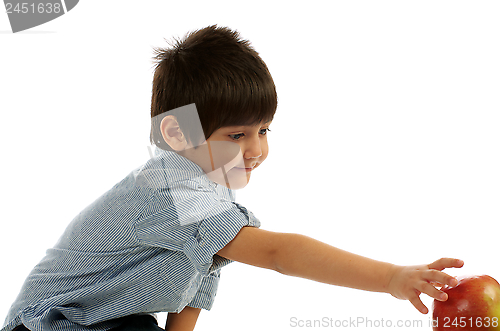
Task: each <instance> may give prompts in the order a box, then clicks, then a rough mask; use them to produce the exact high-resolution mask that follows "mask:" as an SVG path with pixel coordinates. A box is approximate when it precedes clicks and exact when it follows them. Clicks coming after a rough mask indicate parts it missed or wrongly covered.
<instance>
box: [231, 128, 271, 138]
mask: <svg viewBox="0 0 500 331" xmlns="http://www.w3.org/2000/svg"><path fill="white" fill-rule="evenodd" d="M267 131H271V130H269V128H265V129H262V130H260V131H259V134H260V135H263V136H265V135H266V134H267ZM244 136H245V134H244V133H235V134H230V135H229V137H231V139H233V140H240V139H241V137H244Z"/></svg>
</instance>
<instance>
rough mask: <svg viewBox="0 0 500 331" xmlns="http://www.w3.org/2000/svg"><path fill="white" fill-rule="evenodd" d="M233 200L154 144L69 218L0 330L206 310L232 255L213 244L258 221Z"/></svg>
mask: <svg viewBox="0 0 500 331" xmlns="http://www.w3.org/2000/svg"><path fill="white" fill-rule="evenodd" d="M158 151H159V152H158ZM234 200H235V196H234V191H232V190H230V189H228V188H226V187H224V186H222V185H218V184H216V183H214V182H212V181H210V180H209V179H208V177H207V176H206V175H205V174H204V172H203V170H202V169H201V168H200V167H199V166H198V165H196V164H195V163H193V162H191V161H190V160H188V159H186V158H184V157H182V156H180V155H178V154H176V153H174V152H167V151H161V150H158V149H157V152H156V153H155V156H154V157H152V158H151V159H150V160H148V162H146V163H145V164H144V165H143V166H142V167H140V168H137V169H135V170H134V171H132V172H131V173H130V174H129V175H128V176H126V177H125V178H124V179H123V180H122V181H120V182H119V183H117V184H116V185H115V186H113V187H112V188H111V189H110V190H109V191H107V192H106V193H104V194H103V195H102V196H101V197H99V198H98V199H97V200H96V201H94V202H93V203H92V204H90V205H89V206H88V207H86V208H85V209H84V210H83V211H82V212H80V213H79V214H78V215H77V216H76V217H75V218H74V219H73V221H72V222H71V223H70V224H69V226H68V227H67V229H66V231H65V232H64V233H63V235H62V237H61V238H60V239H59V241H58V243H57V244H56V245H55V247H53V248H52V249H49V250H47V254H46V256H45V257H44V258H43V259H42V260H41V261H40V263H39V264H38V265H36V266H35V268H34V269H33V270H32V272H31V273H30V274H29V276H28V278H27V279H26V281H25V283H24V285H23V287H22V289H21V292H20V293H19V295H18V297H17V299H16V301H15V302H14V303H13V305H12V307H11V309H10V311H9V313H8V316H7V319H6V321H5V324H4V326H3V328H2V329H1V331H10V330H12V329H14V328H15V327H16V326H17V325H21V324H24V325H25V326H26V327H27V328H29V329H30V330H40V331H41V330H75V331H76V330H82V331H83V330H108V329H110V328H113V327H116V326H118V321H117V320H116V319H118V318H121V317H124V316H128V315H132V314H141V313H155V312H180V311H181V310H182V309H183V308H184V307H185V306H190V307H195V308H203V309H207V310H209V309H210V308H211V307H212V304H213V301H214V297H215V294H216V292H217V286H218V283H219V279H220V269H221V267H223V266H225V265H227V264H228V263H230V262H231V261H230V260H227V259H225V258H222V257H220V256H218V255H216V253H217V252H218V251H219V250H220V249H221V248H223V247H224V246H225V245H226V244H227V243H229V242H230V241H231V240H232V239H233V238H234V237H235V236H236V234H237V233H238V232H239V230H240V229H241V228H242V227H244V226H256V227H258V226H260V222H259V221H258V220H257V219H256V218H255V217H254V216H253V214H252V213H251V212H249V211H248V210H246V209H245V208H244V207H242V206H241V205H239V204H237V203H236V202H235V201H234Z"/></svg>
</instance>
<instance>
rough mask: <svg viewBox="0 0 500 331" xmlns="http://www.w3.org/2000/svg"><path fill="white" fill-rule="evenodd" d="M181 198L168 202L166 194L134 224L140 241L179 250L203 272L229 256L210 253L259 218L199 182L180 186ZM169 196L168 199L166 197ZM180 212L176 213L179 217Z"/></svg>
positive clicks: (222, 262) (213, 268) (224, 260)
mask: <svg viewBox="0 0 500 331" xmlns="http://www.w3.org/2000/svg"><path fill="white" fill-rule="evenodd" d="M183 189H184V190H186V191H184V192H182V195H178V196H182V199H179V198H177V201H176V203H172V198H171V195H172V194H171V192H164V194H169V196H168V197H163V198H161V197H160V198H159V199H158V200H157V201H156V204H158V205H161V203H162V202H164V201H167V203H164V204H163V205H162V206H161V208H159V210H158V211H157V212H154V213H152V214H151V215H149V216H147V217H144V218H142V219H140V220H139V221H138V222H137V223H136V225H135V227H136V235H137V239H138V241H139V242H140V243H141V244H144V245H150V246H156V247H162V248H165V249H170V250H175V251H182V252H183V253H184V254H185V255H186V256H187V257H188V258H189V260H190V261H191V262H192V264H193V265H194V267H195V268H196V270H197V271H198V272H200V273H201V274H202V275H203V276H207V275H208V274H209V273H210V272H212V271H213V270H216V269H220V268H221V267H222V266H223V265H225V264H228V263H229V262H231V261H229V260H227V259H225V258H222V257H220V256H215V257H214V255H215V254H216V253H217V252H218V251H219V250H221V249H222V248H223V247H224V246H226V245H227V244H228V243H229V242H230V241H231V240H233V239H234V237H235V236H236V235H237V234H238V232H239V231H240V230H241V228H243V227H244V226H254V227H259V226H260V222H259V220H258V219H257V218H256V217H255V216H254V215H253V214H252V213H251V212H250V211H248V210H247V209H246V208H245V207H243V206H241V205H239V204H238V203H236V202H232V201H229V200H226V199H221V198H220V197H219V196H218V195H217V194H216V193H215V192H213V191H210V190H201V189H200V187H199V186H196V185H194V186H185V187H183ZM169 199H170V200H169ZM179 215H180V217H179Z"/></svg>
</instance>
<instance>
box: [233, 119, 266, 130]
mask: <svg viewBox="0 0 500 331" xmlns="http://www.w3.org/2000/svg"><path fill="white" fill-rule="evenodd" d="M271 122H272V120H269V121H267V122H265V123H263V124H262V125H266V124H268V123H271ZM247 126H258V124H257V125H230V126H225V127H224V128H227V129H233V128H234V129H239V128H246V127H247Z"/></svg>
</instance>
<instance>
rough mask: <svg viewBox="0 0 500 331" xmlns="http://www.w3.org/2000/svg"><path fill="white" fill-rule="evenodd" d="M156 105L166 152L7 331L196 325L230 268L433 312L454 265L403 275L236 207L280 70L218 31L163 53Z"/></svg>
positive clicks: (263, 147)
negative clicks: (427, 300) (163, 317)
mask: <svg viewBox="0 0 500 331" xmlns="http://www.w3.org/2000/svg"><path fill="white" fill-rule="evenodd" d="M156 60H157V66H156V68H155V75H154V80H153V94H152V104H151V118H152V126H151V136H150V138H151V142H152V143H154V144H155V145H156V146H157V147H159V148H158V149H157V150H156V153H155V155H154V157H152V158H151V159H150V160H148V162H146V163H145V164H144V165H143V166H142V167H140V168H138V169H135V170H134V171H132V172H131V173H130V174H129V175H128V176H126V177H125V178H124V179H123V180H122V181H120V182H119V183H117V184H116V185H115V186H114V187H112V188H111V189H110V190H109V191H107V192H106V193H104V194H103V195H102V196H101V197H99V198H98V199H97V200H96V201H95V202H93V203H92V204H91V205H89V206H88V207H87V208H85V209H84V210H83V211H82V212H80V213H79V214H78V215H77V216H76V217H75V218H74V219H73V221H72V222H71V223H70V225H69V226H68V228H67V229H66V231H65V232H64V233H63V235H62V236H61V238H60V240H59V241H58V243H57V244H56V245H55V246H54V248H52V249H49V250H48V251H47V255H46V256H45V257H44V258H43V259H42V261H41V262H40V263H39V264H38V265H37V266H35V268H34V269H33V271H32V272H31V273H30V275H29V276H28V278H27V279H26V281H25V283H24V285H23V287H22V289H21V292H20V293H19V296H18V297H17V299H16V301H15V302H14V303H13V305H12V307H11V309H10V311H9V314H8V316H7V319H6V321H5V325H4V327H3V328H2V330H1V331H11V330H17V331H21V330H24V331H25V330H39V331H42V330H43V331H45V330H113V331H121V330H129V331H131V330H163V329H161V328H160V327H159V326H158V325H157V323H156V319H155V318H154V317H153V316H154V315H153V314H154V313H155V312H160V311H165V312H169V314H168V318H167V325H166V326H165V329H166V330H177V331H179V330H193V329H194V326H195V324H196V321H197V318H198V315H199V312H200V310H201V309H206V310H209V309H210V308H211V307H212V304H213V301H214V297H215V294H216V292H217V285H218V282H219V279H220V272H221V268H222V267H223V266H225V265H227V264H228V263H230V262H231V261H239V262H242V263H247V264H250V265H254V266H258V267H262V268H268V269H272V270H275V271H278V272H280V273H282V274H286V275H292V276H297V277H302V278H307V279H311V280H315V281H318V282H324V283H327V284H332V285H339V286H347V287H351V288H357V289H363V290H367V291H377V292H385V293H390V294H392V295H393V296H395V297H396V298H400V299H407V300H409V301H410V302H411V303H412V304H413V305H414V306H415V307H416V308H417V309H418V310H419V311H420V312H422V313H426V312H427V308H426V307H425V306H424V305H423V303H422V302H421V301H420V298H419V295H420V293H425V294H427V295H429V296H431V297H433V298H435V299H438V300H446V294H444V293H443V292H442V291H440V290H438V289H437V288H436V286H438V285H444V284H448V285H454V284H455V283H456V280H455V279H454V278H453V277H451V276H449V275H447V274H445V273H443V272H441V270H443V269H445V268H450V267H461V266H462V265H463V262H462V261H460V260H456V259H440V260H438V261H436V262H433V263H431V264H429V265H422V266H409V267H403V266H396V265H393V264H389V263H383V262H378V261H374V260H371V259H368V258H364V257H361V256H358V255H355V254H351V253H348V252H346V251H343V250H340V249H337V248H335V247H332V246H329V245H327V244H324V243H321V242H319V241H316V240H314V239H311V238H308V237H306V236H302V235H298V234H290V233H275V232H270V231H265V230H262V229H259V226H260V222H259V221H258V220H257V219H256V218H255V216H254V215H253V214H252V213H251V212H250V211H248V210H247V209H245V208H244V207H243V206H241V205H239V204H237V203H236V202H235V198H234V191H233V190H234V189H238V188H242V187H244V186H245V185H246V184H247V183H248V181H249V180H250V176H251V173H252V172H253V171H254V170H255V169H256V168H257V167H259V166H260V165H261V164H262V162H264V160H265V159H266V157H267V155H268V145H267V132H268V131H269V125H270V123H271V121H272V119H273V117H274V113H275V111H276V107H277V96H276V90H275V86H274V82H273V80H272V78H271V75H270V73H269V71H268V69H267V67H266V65H265V63H264V62H263V61H262V59H261V58H260V57H259V55H258V54H257V52H255V50H254V49H253V48H252V47H250V45H249V43H248V42H247V41H244V40H241V39H240V38H239V36H238V33H236V32H234V31H231V30H229V29H227V28H220V27H216V26H210V27H207V28H205V29H201V30H198V31H196V32H193V33H191V34H189V35H188V36H186V38H184V39H183V40H181V41H179V42H177V43H176V45H174V46H173V47H172V48H170V49H158V50H157V56H156Z"/></svg>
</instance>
